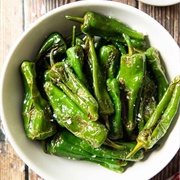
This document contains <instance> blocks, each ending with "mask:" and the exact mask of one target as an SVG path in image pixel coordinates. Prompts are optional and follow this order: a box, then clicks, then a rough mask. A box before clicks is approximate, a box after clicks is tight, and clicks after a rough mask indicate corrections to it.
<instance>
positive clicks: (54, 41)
mask: <svg viewBox="0 0 180 180" xmlns="http://www.w3.org/2000/svg"><path fill="white" fill-rule="evenodd" d="M52 49H56V51H54V55H58V54H62V53H65V52H66V49H67V45H66V42H65V40H64V38H63V37H62V35H61V34H59V33H58V32H54V33H51V34H50V35H49V36H48V37H47V38H46V40H45V42H44V43H43V44H42V45H41V48H40V50H39V52H38V54H37V56H36V62H37V61H39V59H41V58H42V57H43V56H45V55H48V53H49V52H50V51H51V50H52Z"/></svg>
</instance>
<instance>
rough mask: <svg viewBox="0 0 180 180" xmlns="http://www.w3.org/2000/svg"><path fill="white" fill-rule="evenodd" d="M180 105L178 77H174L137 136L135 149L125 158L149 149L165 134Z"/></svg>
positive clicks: (179, 78)
mask: <svg viewBox="0 0 180 180" xmlns="http://www.w3.org/2000/svg"><path fill="white" fill-rule="evenodd" d="M179 103H180V76H176V77H175V78H174V80H173V81H172V82H171V83H170V85H169V86H168V88H167V90H166V92H165V93H164V95H163V97H162V99H161V101H160V102H159V103H158V105H157V107H156V109H155V111H154V113H153V114H152V116H151V117H150V119H149V120H148V121H147V123H146V124H145V126H144V128H143V129H142V131H141V132H140V133H139V135H138V136H137V139H136V140H137V145H136V147H135V148H134V149H133V150H132V151H131V152H130V153H129V154H128V156H127V157H131V156H132V155H134V154H135V153H136V152H137V151H138V150H139V149H141V148H144V149H145V150H148V149H151V148H152V147H153V146H154V145H155V144H156V143H157V142H158V141H159V140H160V139H161V138H162V137H163V136H164V135H165V134H166V132H167V130H168V128H169V127H170V125H171V123H172V120H173V118H174V116H175V115H176V113H177V111H178V107H179Z"/></svg>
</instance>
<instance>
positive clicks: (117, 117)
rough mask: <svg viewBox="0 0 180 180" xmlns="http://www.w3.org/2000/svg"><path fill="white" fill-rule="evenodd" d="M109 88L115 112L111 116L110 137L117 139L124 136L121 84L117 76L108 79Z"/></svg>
mask: <svg viewBox="0 0 180 180" xmlns="http://www.w3.org/2000/svg"><path fill="white" fill-rule="evenodd" d="M107 89H108V91H109V94H110V96H111V98H112V100H113V103H114V113H113V114H112V115H110V116H109V125H110V131H109V134H108V136H109V137H110V139H113V140H117V139H120V138H122V137H123V128H122V119H121V109H122V107H121V106H122V105H121V99H120V85H119V82H118V80H117V79H116V78H113V79H108V80H107Z"/></svg>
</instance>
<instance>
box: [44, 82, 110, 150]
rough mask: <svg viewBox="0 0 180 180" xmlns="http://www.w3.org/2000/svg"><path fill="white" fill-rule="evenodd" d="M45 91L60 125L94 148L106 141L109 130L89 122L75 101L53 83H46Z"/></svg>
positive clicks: (94, 122)
mask: <svg viewBox="0 0 180 180" xmlns="http://www.w3.org/2000/svg"><path fill="white" fill-rule="evenodd" d="M44 89H45V92H46V94H47V96H48V99H49V102H50V104H51V106H52V108H53V111H54V115H55V117H56V119H57V121H58V123H59V124H60V125H62V126H63V127H66V128H67V129H68V130H69V131H71V132H72V133H73V134H74V135H75V136H77V137H79V138H81V139H84V140H85V141H87V142H88V143H89V144H90V145H91V146H92V147H99V146H100V145H101V144H102V143H103V142H104V141H105V139H106V137H107V129H106V128H105V126H104V125H103V124H100V123H99V122H97V121H91V120H89V119H88V117H87V116H86V115H85V114H84V113H83V112H82V111H81V109H80V108H79V107H78V106H77V105H76V104H75V103H74V101H73V100H71V99H70V98H69V97H68V96H67V95H66V94H65V93H64V92H63V91H62V90H61V89H60V88H58V87H57V86H55V85H54V84H53V83H52V82H48V81H47V82H45V84H44Z"/></svg>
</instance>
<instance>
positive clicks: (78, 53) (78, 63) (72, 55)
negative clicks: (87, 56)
mask: <svg viewBox="0 0 180 180" xmlns="http://www.w3.org/2000/svg"><path fill="white" fill-rule="evenodd" d="M66 54H67V61H68V64H69V65H70V67H71V68H72V69H73V71H74V72H75V74H76V75H77V77H78V78H79V80H80V81H81V82H82V83H83V84H84V85H87V80H86V77H85V74H84V72H83V66H84V50H83V48H82V46H81V45H76V37H75V26H74V27H73V35H72V46H71V47H70V48H68V49H67V51H66Z"/></svg>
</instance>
